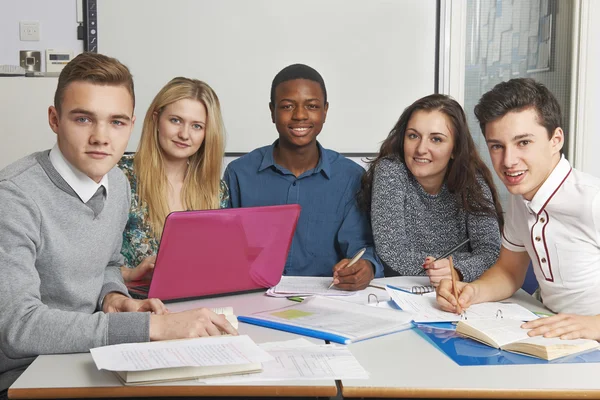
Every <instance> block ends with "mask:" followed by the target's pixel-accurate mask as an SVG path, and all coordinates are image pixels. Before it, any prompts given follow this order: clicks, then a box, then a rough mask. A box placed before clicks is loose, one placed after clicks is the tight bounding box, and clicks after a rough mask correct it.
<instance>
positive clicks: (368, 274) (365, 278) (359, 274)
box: [333, 258, 375, 290]
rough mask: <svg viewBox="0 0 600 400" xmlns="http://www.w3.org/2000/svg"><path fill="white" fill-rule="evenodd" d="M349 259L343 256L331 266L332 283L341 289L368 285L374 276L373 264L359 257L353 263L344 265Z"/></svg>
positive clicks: (359, 287)
mask: <svg viewBox="0 0 600 400" xmlns="http://www.w3.org/2000/svg"><path fill="white" fill-rule="evenodd" d="M349 262H350V259H348V258H345V259H343V260H342V261H340V262H339V263H337V264H336V265H335V266H334V267H333V283H334V285H335V287H337V288H338V289H342V290H362V289H364V288H366V287H367V286H369V283H370V282H371V280H372V279H373V278H374V277H375V272H373V264H371V262H370V261H367V260H364V259H360V260H358V261H357V262H356V263H355V264H354V265H351V266H349V267H346V265H348V263H349Z"/></svg>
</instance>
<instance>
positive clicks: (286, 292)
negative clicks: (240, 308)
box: [267, 276, 354, 297]
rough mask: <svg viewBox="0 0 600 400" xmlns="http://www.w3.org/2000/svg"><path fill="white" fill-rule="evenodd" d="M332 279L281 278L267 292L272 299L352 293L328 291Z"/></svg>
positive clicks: (319, 277)
mask: <svg viewBox="0 0 600 400" xmlns="http://www.w3.org/2000/svg"><path fill="white" fill-rule="evenodd" d="M332 280H333V278H330V277H321V276H282V277H281V281H279V283H278V284H277V285H276V286H274V287H272V288H270V289H269V290H268V291H267V295H269V296H273V297H289V296H310V295H320V296H350V295H352V294H354V292H351V291H348V290H340V289H336V288H335V287H332V288H331V289H329V285H331V282H332Z"/></svg>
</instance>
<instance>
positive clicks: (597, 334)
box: [521, 314, 600, 341]
mask: <svg viewBox="0 0 600 400" xmlns="http://www.w3.org/2000/svg"><path fill="white" fill-rule="evenodd" d="M521 327H522V328H525V329H531V330H530V331H529V332H527V334H528V335H529V336H539V335H543V336H544V337H548V338H551V337H560V338H561V339H593V340H598V341H600V315H594V316H586V315H574V314H557V315H553V316H551V317H544V318H538V319H536V320H533V321H529V322H527V323H524V324H523V325H521Z"/></svg>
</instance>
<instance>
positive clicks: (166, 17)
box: [98, 0, 436, 153]
mask: <svg viewBox="0 0 600 400" xmlns="http://www.w3.org/2000/svg"><path fill="white" fill-rule="evenodd" d="M108 26H110V29H108V28H107V27H108ZM98 27H99V29H98V49H99V51H100V52H102V53H105V54H107V55H110V56H112V57H116V58H118V59H119V60H120V61H122V62H123V63H124V64H126V65H127V66H128V67H129V68H130V70H131V72H132V74H133V76H134V78H135V84H136V89H135V92H136V108H137V114H138V117H140V116H142V115H143V113H144V112H145V110H146V109H147V107H148V106H149V105H150V102H151V100H152V98H153V97H154V96H155V95H156V93H157V92H158V91H159V90H160V88H161V87H162V86H163V85H164V84H165V83H166V82H168V81H169V80H170V79H172V78H173V77H174V76H186V77H193V78H197V79H201V80H204V81H206V82H207V83H208V84H209V85H211V86H212V87H213V89H214V90H215V91H216V93H217V94H218V96H219V99H220V101H221V106H222V110H223V119H224V122H225V127H226V129H227V142H226V151H227V152H248V151H251V150H253V149H255V148H257V147H260V146H263V145H265V144H268V143H271V142H272V141H273V140H274V139H275V138H276V136H277V132H276V131H275V129H274V128H273V124H272V123H271V118H270V115H269V110H268V103H269V92H270V87H271V82H272V80H273V77H274V76H275V75H276V74H277V72H278V71H279V70H281V69H282V68H284V67H285V66H287V65H290V64H293V63H305V64H308V65H310V66H312V67H314V68H315V69H316V70H318V71H319V72H320V73H321V74H322V75H323V78H324V80H325V83H326V86H327V92H328V93H327V94H328V96H327V97H328V100H329V112H328V114H327V123H326V124H325V126H324V127H323V131H322V133H321V135H320V136H319V140H320V141H321V143H322V144H323V145H324V146H325V147H329V148H334V149H336V150H338V151H341V152H356V153H365V152H376V151H377V150H378V149H379V146H380V142H381V141H383V140H384V139H385V138H386V137H387V134H388V132H389V131H390V129H391V128H392V127H393V125H394V123H395V122H396V120H397V119H398V117H399V116H400V114H401V113H402V110H403V109H404V108H405V107H407V106H408V105H409V104H411V103H412V102H413V101H414V100H415V99H417V98H419V97H422V96H425V95H428V94H431V93H433V91H434V88H435V51H436V46H435V45H436V35H435V32H436V29H435V28H436V2H435V0H392V1H390V0H252V1H248V0H219V1H216V0H178V1H176V2H170V1H169V2H168V1H165V0H127V1H123V0H102V1H99V2H98ZM141 127H142V124H136V127H134V131H133V135H132V140H131V141H130V146H129V147H128V149H129V150H133V149H134V148H135V144H136V143H137V141H138V140H139V136H140V134H141Z"/></svg>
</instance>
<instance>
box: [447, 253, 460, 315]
mask: <svg viewBox="0 0 600 400" xmlns="http://www.w3.org/2000/svg"><path fill="white" fill-rule="evenodd" d="M448 261H450V275H452V293H453V294H454V298H455V299H456V313H457V314H462V310H461V308H460V304H458V288H457V287H456V275H457V273H456V270H455V269H454V263H453V262H452V256H450V257H448Z"/></svg>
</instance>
